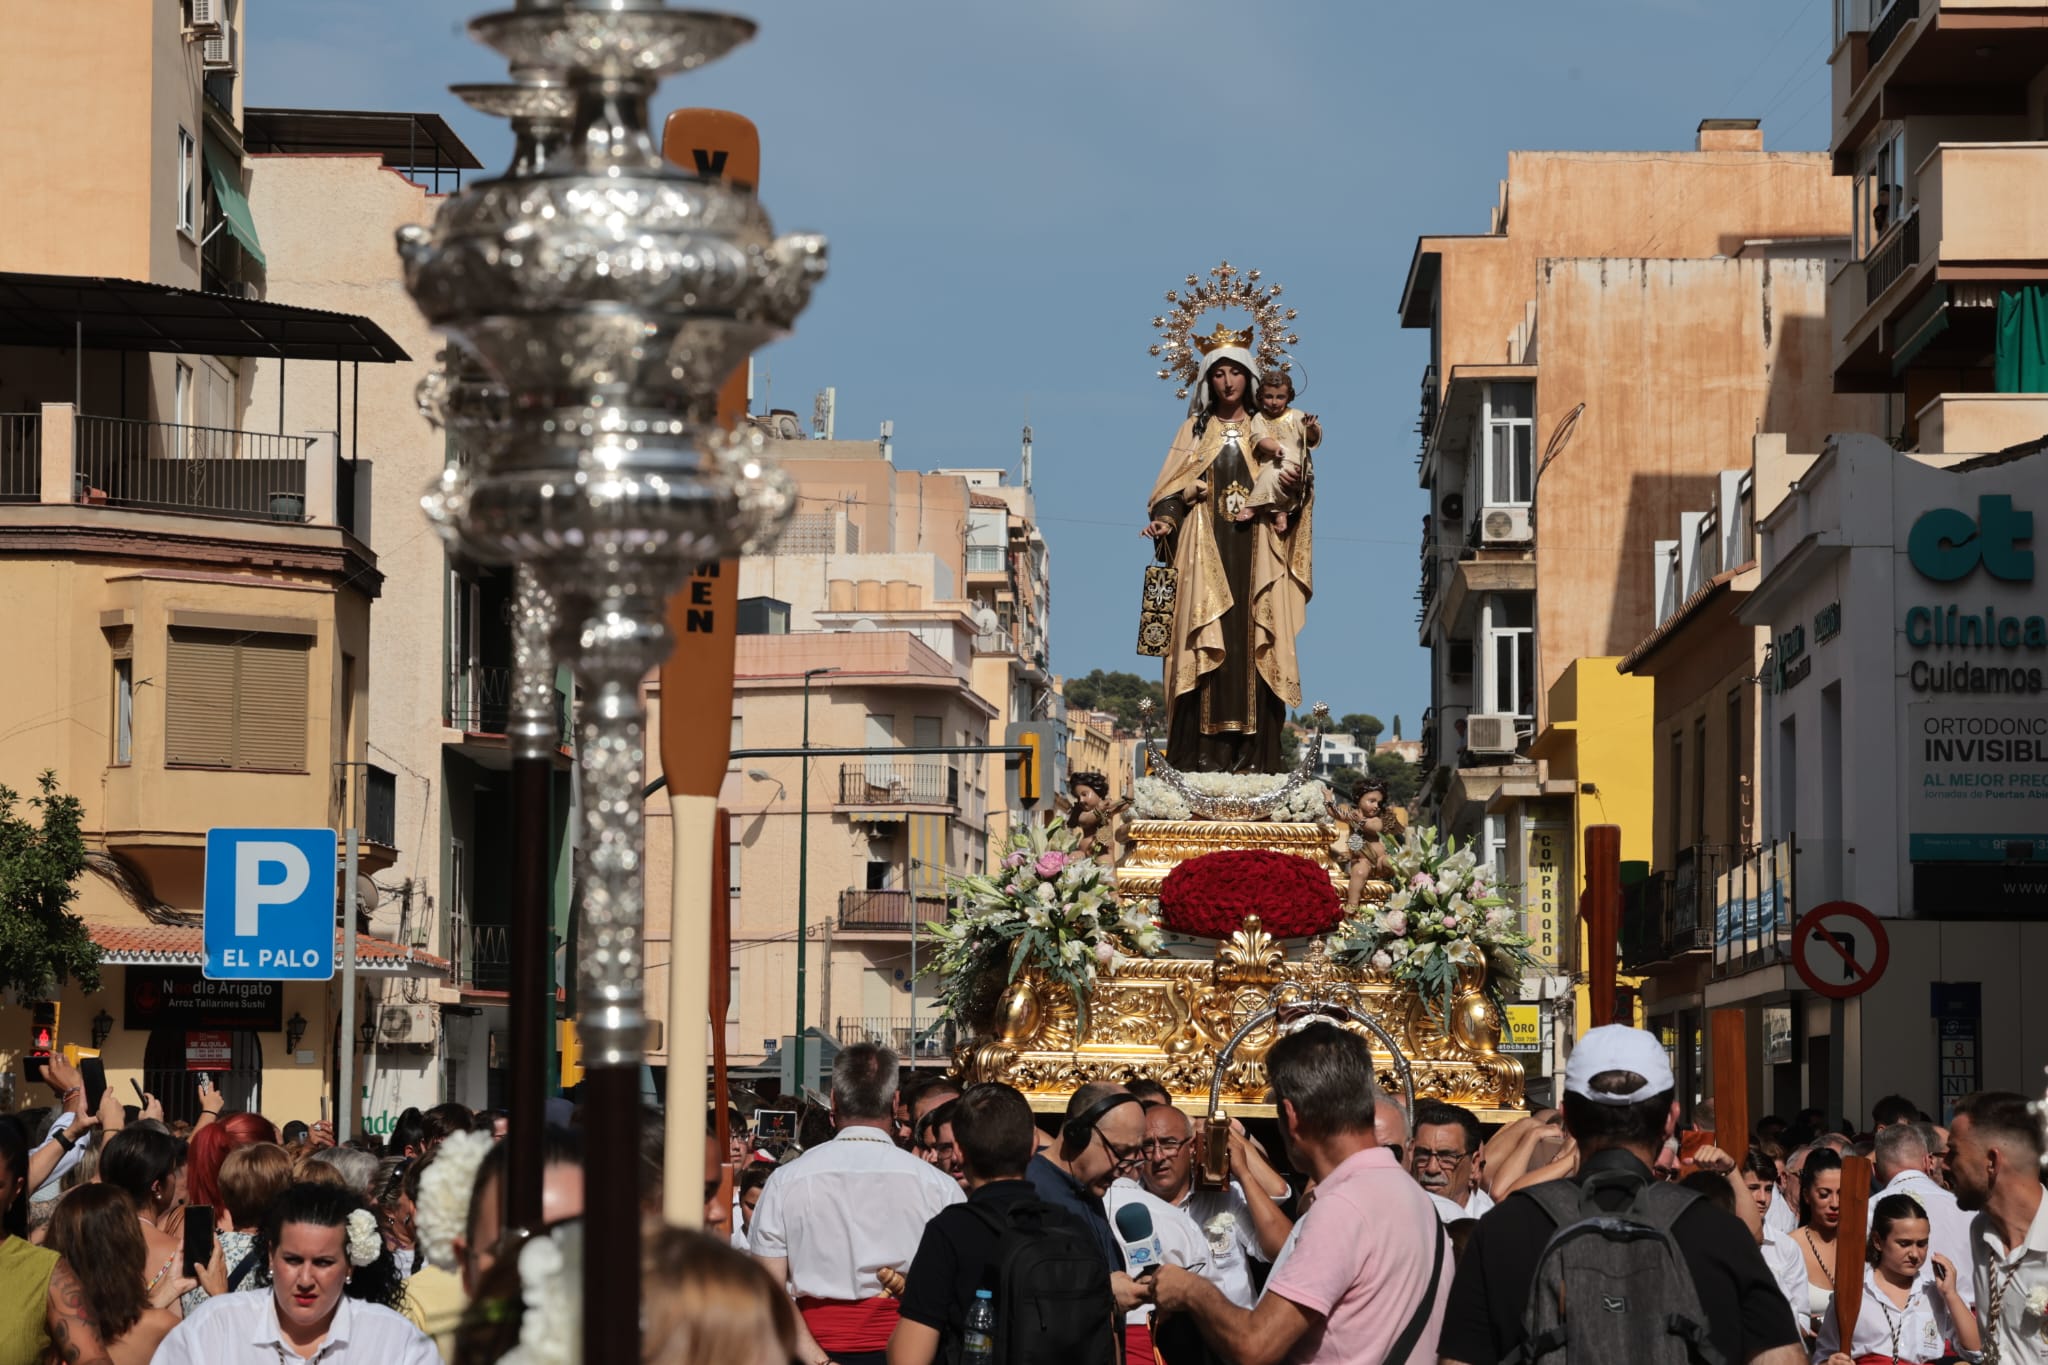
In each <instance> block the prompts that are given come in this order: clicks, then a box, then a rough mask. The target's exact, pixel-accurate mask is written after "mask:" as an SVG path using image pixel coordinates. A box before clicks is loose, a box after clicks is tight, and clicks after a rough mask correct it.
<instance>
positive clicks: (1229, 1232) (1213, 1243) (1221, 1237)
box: [1202, 1209, 1237, 1255]
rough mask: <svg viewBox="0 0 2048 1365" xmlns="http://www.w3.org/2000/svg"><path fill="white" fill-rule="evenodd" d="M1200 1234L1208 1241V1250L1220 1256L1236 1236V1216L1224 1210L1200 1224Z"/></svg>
mask: <svg viewBox="0 0 2048 1365" xmlns="http://www.w3.org/2000/svg"><path fill="white" fill-rule="evenodd" d="M1202 1232H1203V1234H1204V1235H1205V1236H1207V1237H1208V1239H1209V1250H1210V1251H1212V1252H1215V1253H1217V1254H1218V1255H1221V1254H1222V1253H1223V1252H1224V1251H1225V1250H1227V1249H1228V1248H1229V1246H1230V1243H1231V1241H1232V1239H1234V1238H1235V1237H1236V1235H1237V1215H1236V1214H1234V1213H1232V1212H1230V1210H1228V1209H1225V1210H1224V1211H1223V1212H1222V1213H1219V1214H1217V1215H1216V1216H1215V1217H1214V1218H1211V1219H1210V1220H1209V1221H1208V1222H1206V1223H1204V1224H1202Z"/></svg>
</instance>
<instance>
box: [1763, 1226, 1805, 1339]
mask: <svg viewBox="0 0 2048 1365" xmlns="http://www.w3.org/2000/svg"><path fill="white" fill-rule="evenodd" d="M1757 1250H1759V1251H1761V1252H1762V1253H1763V1254H1764V1264H1765V1265H1767V1266H1769V1267H1770V1268H1771V1278H1772V1279H1774V1280H1776V1281H1777V1282H1778V1292H1779V1293H1780V1294H1783V1295H1784V1296H1785V1302H1786V1303H1788V1304H1790V1305H1792V1320H1793V1321H1794V1322H1796V1323H1798V1324H1799V1332H1800V1335H1801V1336H1811V1335H1812V1334H1813V1328H1812V1326H1811V1323H1812V1321H1813V1308H1812V1306H1811V1300H1810V1299H1809V1298H1808V1297H1807V1291H1806V1256H1805V1254H1804V1253H1803V1252H1801V1251H1800V1250H1799V1243H1797V1242H1795V1241H1793V1240H1792V1238H1791V1237H1790V1236H1788V1235H1787V1234H1785V1233H1782V1232H1780V1231H1778V1230H1777V1229H1776V1228H1774V1227H1772V1226H1771V1225H1770V1224H1769V1223H1768V1222H1766V1223H1765V1224H1764V1240H1763V1243H1762V1244H1761V1245H1760V1246H1758V1248H1757Z"/></svg>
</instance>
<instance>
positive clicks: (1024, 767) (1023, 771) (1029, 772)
mask: <svg viewBox="0 0 2048 1365" xmlns="http://www.w3.org/2000/svg"><path fill="white" fill-rule="evenodd" d="M1016 742H1017V743H1019V744H1021V745H1023V746H1024V749H1025V752H1024V753H1022V754H1020V755H1018V759H1017V804H1018V805H1020V806H1035V805H1037V804H1038V789H1039V785H1040V783H1042V782H1043V781H1044V780H1045V755H1044V747H1043V740H1042V737H1041V736H1040V735H1039V733H1038V731H1036V730H1024V731H1022V732H1021V733H1019V734H1018V735H1017V737H1016Z"/></svg>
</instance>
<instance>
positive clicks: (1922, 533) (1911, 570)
mask: <svg viewBox="0 0 2048 1365" xmlns="http://www.w3.org/2000/svg"><path fill="white" fill-rule="evenodd" d="M2015 468H2028V469H2031V464H2030V463H2029V464H2026V465H2022V466H2017V467H2015ZM1992 472H1993V471H1982V473H1983V474H1991V473H1992ZM1998 472H2004V471H1998ZM1969 482H1970V483H1979V482H1980V480H1979V479H1970V480H1969ZM1951 487H1953V485H1952V484H1951ZM1902 501H1903V500H1902ZM1900 518H1901V520H1905V519H1907V518H1910V524H1909V525H1908V526H1907V527H1905V528H1904V530H1905V534H1904V536H1903V538H1902V541H1901V542H1900V545H1901V548H1903V550H1904V554H1903V556H1901V560H1902V562H1901V563H1900V564H1899V572H1898V574H1897V575H1896V578H1895V584H1896V592H1897V599H1898V602H1897V605H1898V631H1899V647H1900V651H1901V659H1900V662H1901V664H1902V669H1901V675H1902V676H1901V679H1900V681H1901V683H1902V684H1903V686H1902V688H1901V692H1902V694H1903V700H1904V703H1905V705H1904V712H1905V715H1904V726H1903V730H1904V733H1903V735H1902V738H1903V740H1904V742H1905V745H1906V749H1907V753H1906V760H1907V761H1906V765H1905V774H1906V781H1907V784H1908V789H1907V791H1906V793H1905V808H1906V826H1907V845H1908V857H1909V859H1910V861H1911V862H1912V863H1914V864H1916V865H1918V864H1925V863H1973V864H1985V863H2002V864H2006V863H2014V862H2026V861H2032V860H2034V859H2037V858H2048V608H2044V603H2043V601H2042V597H2041V594H2040V592H2039V589H2038V585H2037V581H2036V563H2035V561H2036V555H2035V552H2034V546H2033V540H2034V524H2035V512H2034V508H2033V507H2032V506H2030V505H2028V500H2027V499H2026V498H2024V497H2022V496H2016V495H2015V494H2013V493H2007V492H1995V493H1994V492H1985V493H1980V494H1979V495H1978V496H1977V497H1976V498H1975V499H1974V500H1973V501H1971V502H1969V503H1965V504H1963V505H1959V506H1935V507H1926V506H1925V504H1921V507H1920V509H1918V510H1915V509H1913V508H1911V507H1907V506H1902V507H1901V509H1900ZM1916 871H1917V869H1916ZM1916 880H1918V878H1917V877H1916Z"/></svg>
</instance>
